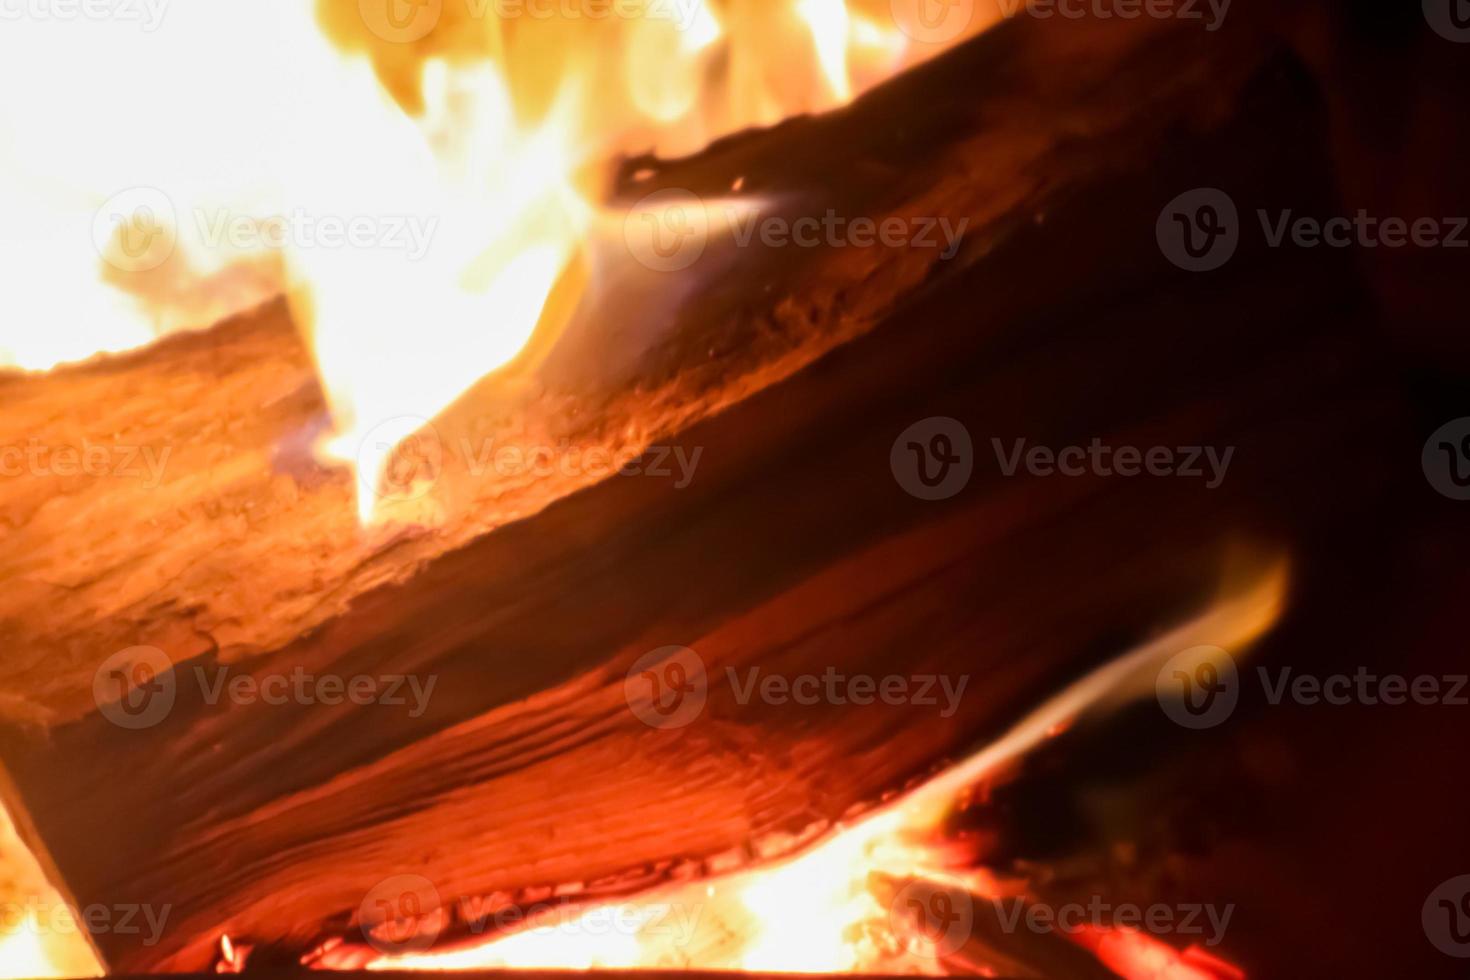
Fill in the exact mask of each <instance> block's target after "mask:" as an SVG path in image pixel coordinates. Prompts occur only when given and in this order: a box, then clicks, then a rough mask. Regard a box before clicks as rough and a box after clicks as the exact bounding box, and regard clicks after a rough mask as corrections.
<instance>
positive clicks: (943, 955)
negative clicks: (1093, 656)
mask: <svg viewBox="0 0 1470 980" xmlns="http://www.w3.org/2000/svg"><path fill="white" fill-rule="evenodd" d="M1285 589H1286V569H1285V566H1284V565H1278V566H1275V567H1272V568H1270V569H1269V570H1267V571H1265V572H1263V573H1262V574H1260V575H1259V576H1257V577H1256V578H1255V579H1254V580H1253V581H1251V582H1250V583H1249V584H1248V585H1247V587H1245V588H1244V589H1242V590H1240V591H1238V592H1236V593H1234V594H1232V595H1230V596H1228V597H1226V598H1224V599H1222V600H1221V601H1219V602H1218V603H1217V604H1216V605H1215V606H1214V607H1212V608H1211V609H1209V610H1208V611H1207V612H1205V613H1204V614H1202V615H1200V616H1199V617H1198V618H1196V619H1194V620H1193V621H1191V622H1189V623H1186V624H1184V625H1182V626H1180V627H1178V628H1177V629H1174V630H1171V631H1169V632H1168V633H1165V634H1163V635H1161V636H1160V637H1158V638H1157V639H1156V640H1154V641H1152V642H1150V643H1148V644H1146V645H1145V646H1142V647H1140V648H1138V649H1136V650H1133V651H1131V652H1129V653H1127V654H1125V655H1123V656H1121V657H1119V658H1118V659H1116V660H1114V661H1112V662H1111V663H1108V664H1107V665H1105V666H1103V667H1101V668H1099V669H1097V670H1095V671H1093V672H1092V673H1091V674H1089V675H1087V676H1086V677H1084V678H1082V679H1081V680H1079V681H1077V682H1076V683H1074V684H1072V685H1071V686H1069V687H1068V688H1066V689H1065V690H1063V691H1062V692H1061V693H1060V694H1058V695H1056V696H1055V697H1053V698H1052V699H1051V700H1049V701H1047V702H1046V703H1045V704H1043V705H1042V706H1040V707H1039V708H1037V709H1036V710H1035V711H1034V712H1032V713H1031V714H1030V715H1029V716H1027V717H1026V718H1025V719H1024V720H1022V721H1021V722H1020V723H1018V724H1017V725H1016V726H1015V727H1014V728H1012V729H1011V730H1010V731H1009V732H1007V733H1006V734H1005V735H1003V736H1002V737H1001V738H1000V739H999V740H997V741H996V742H994V743H993V744H991V745H989V746H988V747H986V748H985V749H983V750H982V751H980V752H978V753H976V754H975V755H973V756H971V757H970V758H969V759H967V760H965V761H964V762H963V763H961V764H959V765H956V766H953V767H951V768H949V769H947V770H945V771H943V772H942V773H940V774H939V775H937V776H936V777H934V778H932V779H930V780H929V781H927V782H925V783H924V784H922V785H921V786H919V787H918V788H916V789H914V790H912V791H910V792H908V793H906V794H904V795H903V796H901V797H900V798H899V799H897V800H896V801H894V802H893V803H891V804H889V805H888V806H886V807H884V808H882V809H879V810H876V811H874V812H872V813H870V814H869V815H867V816H865V817H864V818H862V819H860V820H859V821H857V822H855V823H853V824H852V825H850V826H847V827H844V828H841V829H839V830H838V831H837V832H835V833H833V834H832V835H831V836H830V837H828V838H827V839H826V840H825V841H823V842H822V843H820V844H818V845H817V846H815V847H813V848H811V849H810V850H808V851H806V852H804V853H801V854H798V855H796V856H794V857H790V858H787V859H784V860H782V861H779V862H777V863H775V864H770V865H766V866H763V867H759V868H756V869H753V870H746V871H741V872H738V873H735V874H731V875H727V876H724V877H721V878H718V879H715V880H713V881H709V882H681V883H677V884H670V885H666V886H662V887H659V888H656V889H654V890H652V891H649V892H646V893H644V894H641V895H639V896H637V897H636V898H634V899H631V900H628V901H625V902H621V903H614V904H608V905H593V906H583V907H581V908H577V909H575V910H573V909H571V907H568V906H555V907H550V908H547V909H545V910H543V915H541V916H540V917H533V918H532V919H531V921H530V922H529V924H527V925H526V927H525V928H521V929H519V930H516V931H510V932H508V933H506V932H502V933H501V934H499V935H496V936H494V937H492V938H489V939H480V940H475V939H473V937H472V938H471V939H469V940H465V941H463V942H462V943H461V944H460V945H457V946H453V947H449V948H440V949H437V950H434V951H430V952H416V953H409V954H401V955H393V954H388V953H382V952H374V951H373V950H369V949H367V948H366V947H352V946H348V945H346V944H339V945H337V946H335V947H333V948H331V949H327V950H325V951H322V952H320V953H319V954H318V955H316V956H315V957H311V958H308V962H309V963H310V964H311V965H313V966H316V967H320V968H328V969H331V968H349V967H359V966H366V967H368V968H370V969H378V970H399V969H413V970H470V969H485V968H504V967H511V968H527V969H530V968H538V969H556V968H569V969H588V968H593V967H601V968H629V967H645V968H658V967H674V968H691V969H703V970H747V971H753V970H758V971H767V972H782V973H930V974H943V973H948V972H973V971H974V969H976V968H978V967H977V964H975V963H974V962H973V961H966V962H964V963H963V964H962V965H961V966H960V967H958V968H956V967H955V965H954V963H952V962H951V961H953V960H956V959H958V960H961V961H963V960H964V958H965V956H966V954H967V941H968V938H969V936H968V932H967V929H966V928H964V927H963V922H962V919H963V917H962V916H960V915H959V914H958V906H960V905H961V904H963V903H964V902H966V901H968V900H969V898H968V897H969V896H975V897H976V898H979V899H982V900H986V901H997V902H998V901H1000V900H1002V899H1009V898H1014V899H1016V900H1019V899H1020V898H1021V897H1022V896H1024V895H1025V893H1026V883H1025V882H1020V881H1010V882H1005V881H1000V880H997V879H996V878H994V877H993V876H992V875H990V874H989V873H987V872H986V871H984V870H982V869H976V868H974V867H971V866H970V865H971V862H970V859H969V857H968V855H967V853H966V851H965V849H964V848H962V847H957V846H956V843H955V842H953V841H946V840H945V838H944V835H943V833H942V828H941V824H942V822H943V820H944V818H945V817H946V815H948V814H949V813H950V812H951V811H952V810H953V808H954V806H955V804H956V802H957V801H959V800H960V799H962V798H964V797H965V795H966V794H967V793H969V792H971V791H973V789H974V788H975V787H977V786H981V785H983V784H984V782H985V781H986V779H987V778H988V777H989V776H991V775H992V774H994V773H995V772H996V771H997V770H999V769H1000V768H1002V767H1004V766H1006V765H1007V764H1008V763H1012V762H1014V761H1016V760H1017V759H1019V758H1020V757H1021V756H1023V755H1025V754H1026V753H1027V752H1029V751H1030V750H1032V749H1033V748H1034V747H1035V746H1036V745H1038V744H1039V743H1041V742H1042V741H1044V740H1045V739H1047V738H1050V737H1054V736H1055V735H1056V734H1057V733H1059V732H1062V731H1066V730H1067V729H1068V728H1069V727H1070V724H1071V722H1073V721H1074V720H1075V719H1077V718H1079V717H1081V716H1083V715H1085V714H1087V713H1089V712H1094V711H1100V710H1106V709H1109V708H1111V707H1114V706H1116V705H1119V704H1122V703H1125V702H1128V701H1133V700H1137V699H1139V698H1145V697H1150V696H1152V695H1153V693H1154V685H1155V680H1156V678H1157V675H1158V673H1159V671H1160V669H1161V667H1162V666H1163V665H1164V664H1166V663H1167V662H1168V661H1169V660H1170V659H1171V658H1172V657H1173V656H1175V654H1176V653H1177V652H1178V651H1179V650H1181V649H1190V648H1194V647H1197V646H1200V645H1202V644H1206V643H1209V644H1214V645H1219V646H1226V647H1229V648H1230V649H1232V650H1236V651H1239V650H1241V649H1243V648H1245V647H1247V646H1249V644H1250V643H1251V642H1252V641H1253V640H1255V639H1256V638H1257V637H1259V636H1260V635H1261V634H1262V633H1264V632H1265V631H1266V630H1267V629H1268V628H1270V626H1271V625H1272V623H1274V622H1275V620H1276V618H1277V616H1278V615H1279V613H1280V609H1281V606H1282V603H1283V601H1284V596H1285ZM442 911H443V910H441V909H436V910H434V913H435V914H434V917H433V926H432V930H431V931H432V932H433V933H434V934H436V935H437V933H438V931H439V929H440V928H441V927H442V922H443V916H442V915H441V914H439V913H441V912H442ZM557 913H565V914H564V915H560V916H558V914H557ZM428 918H429V917H428V916H427V915H425V916H421V917H418V918H417V919H416V921H409V922H408V923H407V926H408V929H407V932H406V933H401V934H413V933H414V931H415V928H416V927H418V926H422V925H423V924H424V922H426V921H428ZM462 918H463V919H465V920H473V919H476V918H480V919H481V921H482V923H483V918H482V917H477V916H473V915H462ZM957 922H959V923H961V925H958V926H957V925H955V924H954V923H957ZM397 925H398V926H400V927H402V926H403V925H404V923H403V922H398V923H397ZM420 933H422V930H420ZM377 934H378V933H377V932H376V931H374V932H373V935H374V936H376V935H377ZM1067 941H1068V942H1069V943H1070V944H1073V945H1075V946H1077V947H1079V949H1078V950H1073V951H1072V955H1081V953H1080V949H1086V950H1090V951H1091V952H1092V953H1093V955H1095V956H1097V957H1098V959H1099V960H1100V961H1102V962H1103V963H1105V964H1106V965H1107V966H1108V967H1109V968H1110V969H1112V970H1114V971H1115V972H1117V973H1118V974H1120V975H1122V976H1124V977H1128V978H1131V980H1143V978H1164V977H1167V978H1174V980H1190V978H1211V977H1215V978H1230V977H1236V978H1238V976H1239V973H1238V971H1236V970H1235V969H1234V968H1233V967H1231V966H1230V965H1229V964H1228V963H1225V962H1224V961H1223V960H1219V959H1218V958H1216V957H1213V956H1211V955H1209V954H1205V953H1203V952H1202V951H1197V950H1194V951H1185V952H1183V953H1181V952H1178V951H1176V950H1174V949H1173V948H1172V947H1170V946H1168V945H1167V944H1164V943H1162V942H1160V941H1159V940H1156V939H1154V938H1152V937H1150V936H1148V935H1146V934H1143V933H1140V932H1137V931H1132V930H1127V929H1112V928H1091V929H1080V930H1076V931H1075V932H1074V934H1072V935H1069V936H1068V937H1067ZM1069 948H1070V947H1069Z"/></svg>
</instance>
